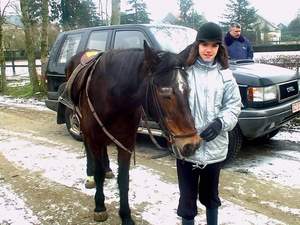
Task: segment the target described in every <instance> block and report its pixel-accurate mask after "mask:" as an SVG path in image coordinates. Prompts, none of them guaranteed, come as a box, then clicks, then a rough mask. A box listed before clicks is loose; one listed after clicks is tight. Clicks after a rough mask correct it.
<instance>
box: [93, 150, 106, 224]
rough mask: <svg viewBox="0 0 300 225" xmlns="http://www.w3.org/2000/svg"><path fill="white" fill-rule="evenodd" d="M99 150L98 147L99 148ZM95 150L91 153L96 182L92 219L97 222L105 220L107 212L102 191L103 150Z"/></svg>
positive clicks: (103, 175) (103, 174)
mask: <svg viewBox="0 0 300 225" xmlns="http://www.w3.org/2000/svg"><path fill="white" fill-rule="evenodd" d="M99 150H100V149H99ZM105 150H106V149H105V148H102V149H101V150H100V151H97V152H95V153H94V154H93V159H94V160H93V161H94V168H95V170H94V179H95V183H96V193H95V209H94V220H95V221H97V222H102V221H105V220H107V218H108V214H107V211H106V207H105V204H104V200H105V196H104V192H103V185H104V179H105V166H104V163H103V151H105Z"/></svg>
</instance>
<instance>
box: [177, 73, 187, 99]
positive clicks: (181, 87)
mask: <svg viewBox="0 0 300 225" xmlns="http://www.w3.org/2000/svg"><path fill="white" fill-rule="evenodd" d="M176 77H177V82H178V84H179V90H180V92H181V93H182V94H183V92H184V90H185V87H187V82H186V80H185V79H184V78H183V75H182V73H180V72H179V70H176Z"/></svg>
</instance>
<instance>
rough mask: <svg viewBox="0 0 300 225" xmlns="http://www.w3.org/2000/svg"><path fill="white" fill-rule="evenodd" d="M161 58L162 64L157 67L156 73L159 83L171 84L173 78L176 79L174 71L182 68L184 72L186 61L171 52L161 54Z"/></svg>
mask: <svg viewBox="0 0 300 225" xmlns="http://www.w3.org/2000/svg"><path fill="white" fill-rule="evenodd" d="M159 56H160V63H159V64H158V65H157V67H156V70H155V71H154V73H155V74H156V75H157V77H158V78H159V82H162V83H165V82H170V81H171V80H172V79H173V78H175V77H174V76H175V74H174V69H178V68H182V70H184V68H185V61H184V60H183V59H182V58H181V57H180V56H178V55H177V54H174V53H171V52H161V53H159ZM184 77H185V76H184ZM185 78H186V77H185Z"/></svg>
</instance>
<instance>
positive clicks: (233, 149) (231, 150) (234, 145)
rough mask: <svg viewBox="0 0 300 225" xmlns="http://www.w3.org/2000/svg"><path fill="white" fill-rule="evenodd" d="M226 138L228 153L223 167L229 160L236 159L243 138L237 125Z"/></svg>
mask: <svg viewBox="0 0 300 225" xmlns="http://www.w3.org/2000/svg"><path fill="white" fill-rule="evenodd" d="M228 137H229V144H228V153H227V156H226V159H225V160H224V162H223V165H225V164H227V163H228V162H229V161H230V160H232V159H233V158H234V157H236V156H237V155H238V153H239V151H240V149H241V147H242V144H243V139H244V136H243V133H242V131H241V129H240V127H239V125H236V126H235V127H234V128H233V130H232V131H229V132H228Z"/></svg>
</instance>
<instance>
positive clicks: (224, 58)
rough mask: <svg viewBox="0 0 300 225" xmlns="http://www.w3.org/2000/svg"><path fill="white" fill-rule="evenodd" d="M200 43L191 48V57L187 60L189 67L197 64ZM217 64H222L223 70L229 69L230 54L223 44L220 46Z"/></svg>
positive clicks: (216, 59) (195, 43)
mask: <svg viewBox="0 0 300 225" xmlns="http://www.w3.org/2000/svg"><path fill="white" fill-rule="evenodd" d="M200 43H201V41H194V43H193V45H192V46H191V50H190V53H189V56H188V58H187V60H186V63H187V66H191V65H193V64H194V63H195V62H196V60H197V58H198V56H199V44H200ZM215 63H219V64H220V66H221V70H224V69H228V68H229V59H228V52H227V49H226V48H225V47H224V46H223V45H222V44H220V45H219V49H218V52H217V55H216V57H215V59H214V64H215Z"/></svg>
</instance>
